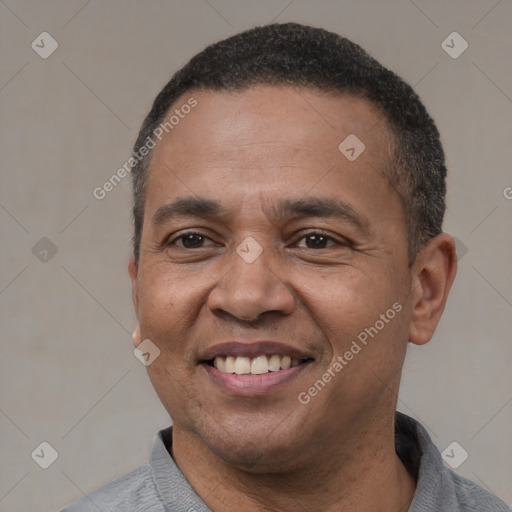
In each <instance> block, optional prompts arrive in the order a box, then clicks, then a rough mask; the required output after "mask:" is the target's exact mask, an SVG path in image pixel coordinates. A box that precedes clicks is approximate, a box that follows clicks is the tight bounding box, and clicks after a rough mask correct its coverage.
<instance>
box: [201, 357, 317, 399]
mask: <svg viewBox="0 0 512 512" xmlns="http://www.w3.org/2000/svg"><path fill="white" fill-rule="evenodd" d="M201 366H202V367H203V368H204V369H205V371H206V373H207V374H208V376H209V377H210V378H211V379H212V380H213V382H215V383H216V384H217V385H220V386H221V387H222V388H224V390H225V391H226V392H228V393H230V394H234V395H242V396H254V395H263V394H267V393H270V392H273V391H276V390H277V389H279V388H281V387H282V386H284V385H285V384H287V383H289V382H290V381H291V380H293V379H294V378H296V377H297V376H298V375H299V374H300V373H301V372H302V371H303V370H304V368H305V367H306V366H308V364H307V363H302V364H299V365H298V366H294V367H293V368H288V369H287V370H278V371H277V372H268V373H264V374H263V375H237V374H236V373H224V372H221V371H219V370H217V368H215V367H213V366H210V365H208V364H206V363H203V364H202V365H201Z"/></svg>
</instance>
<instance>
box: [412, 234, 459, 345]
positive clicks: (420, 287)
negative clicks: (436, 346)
mask: <svg viewBox="0 0 512 512" xmlns="http://www.w3.org/2000/svg"><path fill="white" fill-rule="evenodd" d="M412 272H413V279H412V290H411V294H412V314H411V326H410V330H409V341H411V342H412V343H415V344H416V345H423V344H425V343H427V342H428V341H429V340H430V339H431V338H432V336H433V334H434V331H435V330H436V327H437V324H438V323H439V320H440V319H441V315H442V314H443V311H444V307H445V305H446V301H447V299H448V293H449V292H450V288H451V286H452V283H453V280H454V279H455V274H456V272H457V251H456V249H455V242H454V240H453V238H452V237H451V236H450V235H448V234H446V233H443V234H441V235H438V236H436V237H435V238H433V239H432V240H430V241H429V242H428V244H427V245H426V246H425V247H424V248H423V249H422V250H421V251H420V252H419V254H418V256H417V257H416V261H415V262H414V265H413V269H412Z"/></svg>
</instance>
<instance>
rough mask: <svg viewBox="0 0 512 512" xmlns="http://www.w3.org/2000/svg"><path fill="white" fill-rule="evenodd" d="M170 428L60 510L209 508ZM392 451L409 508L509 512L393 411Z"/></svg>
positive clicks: (191, 511) (200, 511) (190, 511)
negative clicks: (405, 474)
mask: <svg viewBox="0 0 512 512" xmlns="http://www.w3.org/2000/svg"><path fill="white" fill-rule="evenodd" d="M171 433H172V427H169V428H167V429H165V430H161V431H160V432H158V434H156V435H155V437H154V439H153V447H152V450H151V460H150V462H149V464H145V465H144V466H140V467H139V468H137V469H135V470H134V471H132V472H131V473H128V474H127V475H125V476H122V477H121V478H118V479H117V480H114V481H113V482H111V483H109V484H107V485H105V486H104V487H102V488H101V489H98V490H97V491H95V492H93V493H91V494H89V495H87V496H84V497H83V498H82V499H80V500H79V501H77V502H76V503H74V504H73V505H70V506H69V507H67V508H65V509H64V510H63V511H62V512H98V511H100V512H211V511H210V509H209V508H208V507H207V506H206V505H205V503H204V502H203V500H202V499H201V498H200V497H199V496H198V495H197V494H196V493H195V491H194V489H193V488H192V487H191V485H190V484H189V483H188V481H187V479H186V478H185V476H184V475H183V473H182V472H181V471H180V470H179V468H178V466H176V464H175V463H174V461H173V459H172V457H171V456H170V455H169V451H168V449H167V448H166V445H167V446H168V447H169V446H170V443H171V441H172V440H171ZM395 439H396V451H397V453H398V455H399V456H400V458H401V460H402V461H403V463H404V465H405V466H406V467H407V469H408V470H409V472H410V473H411V474H412V475H414V476H416V478H417V485H416V492H415V494H414V499H413V501H412V503H411V506H410V508H409V512H510V510H512V508H511V507H509V506H507V505H506V504H505V503H504V502H503V501H501V500H500V499H498V498H497V497H496V496H494V495H492V494H490V493H489V492H487V491H486V490H484V489H483V488H481V487H479V486H478V485H476V484H475V483H473V482H471V481H470V480H467V479H465V478H463V477H461V476H459V475H457V474H456V473H454V472H453V471H451V470H450V469H448V468H447V467H445V466H444V464H443V460H442V458H441V455H440V453H439V451H438V450H437V448H436V447H435V445H434V444H433V443H432V440H431V439H430V436H429V435H428V433H427V431H426V430H425V429H424V428H423V427H422V426H421V425H420V424H419V423H418V422H417V421H415V420H413V419H412V418H409V417H408V416H406V415H404V414H401V413H397V415H396V422H395Z"/></svg>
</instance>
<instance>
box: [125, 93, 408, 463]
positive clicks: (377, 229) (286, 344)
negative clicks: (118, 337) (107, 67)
mask: <svg viewBox="0 0 512 512" xmlns="http://www.w3.org/2000/svg"><path fill="white" fill-rule="evenodd" d="M190 96H193V97H194V98H195V99H196V100H197V106H196V107H195V108H194V109H193V110H192V111H191V112H190V113H189V114H188V115H187V116H186V117H184V119H182V120H181V121H180V123H179V124H178V125H176V126H175V127H174V128H173V130H171V131H170V132H169V134H168V135H167V136H166V137H165V138H163V139H162V141H161V142H160V143H159V144H158V146H157V147H156V148H155V150H154V154H153V159H152V163H151V168H150V173H149V178H148V182H147V188H146V208H145V217H144V225H143V232H142V239H141V252H140V259H139V264H138V268H136V267H135V265H134V264H133V263H132V264H131V270H130V271H131V275H132V281H133V290H134V301H135V307H136V313H137V317H138V320H139V324H140V328H141V333H142V339H150V340H151V341H152V342H153V343H154V344H155V345H157V346H158V348H159V349H160V351H161V353H160V356H159V357H158V358H157V359H156V360H155V361H154V362H153V363H152V364H151V365H150V366H148V367H147V368H148V373H149V376H150V379H151V381H152V383H153V385H154V387H155V389H156V391H157V393H158V395H159V397H160V399H161V400H162V402H163V404H164V405H165V407H166V409H167V410H168V412H169V413H170V415H171V417H172V420H173V424H174V428H175V430H179V431H181V432H185V433H187V435H189V436H193V437H194V438H195V439H197V440H198V441H199V442H201V443H203V444H204V446H206V447H208V449H209V450H211V451H212V452H213V453H215V454H216V455H218V456H219V457H220V458H222V459H223V460H224V461H226V462H228V463H230V464H235V465H239V466H243V467H249V466H250V467H253V468H265V467H270V466H271V467H273V468H276V467H279V465H281V466H282V467H285V466H286V467H290V466H293V465H294V464H298V463H299V461H300V460H307V459H308V457H309V458H310V457H314V454H315V453H319V452H321V451H322V450H325V448H326V447H328V446H332V445H333V444H335V440H336V439H338V440H339V439H340V438H341V437H342V436H347V435H350V434H354V435H357V431H358V429H361V428H363V426H364V425H368V424H371V421H372V419H375V418H377V417H378V416H379V415H381V414H383V411H389V409H390V408H393V409H392V410H393V411H394V405H395V404H394V400H395V399H396V398H395V396H396V393H397V390H398V383H399V376H400V369H401V366H402V362H403V357H404V353H405V347H406V344H407V341H408V332H409V324H410V316H411V307H410V294H411V275H410V269H409V268H408V265H407V261H408V258H407V234H406V226H405V219H404V214H403V210H402V207H401V203H400V199H399V197H398V195H397V193H396V192H395V191H394V190H392V189H391V188H390V187H389V185H388V183H387V181H386V178H385V169H386V166H387V165H388V164H389V163H390V160H389V158H390V156H389V152H390V147H391V143H390V135H389V131H388V129H387V127H386V123H385V121H384V120H383V119H382V117H381V116H380V115H379V114H378V113H377V112H376V111H375V110H374V108H373V107H372V106H371V104H369V103H368V102H366V101H365V100H362V99H358V98H354V97H350V96H346V95H332V94H326V93H320V92H317V91H313V90H309V89H291V88H288V87H273V86H258V87H252V88H250V89H248V90H246V91H243V92H236V93H219V92H212V91H196V92H194V93H191V94H190V95H187V96H186V97H185V96H184V97H183V98H181V99H180V100H178V101H177V103H176V105H177V106H178V107H179V105H181V104H184V103H186V102H187V100H188V99H189V97H190ZM176 105H175V106H176ZM174 108H175V107H173V109H174ZM350 134H355V135H356V136H357V138H358V139H359V140H360V141H361V142H362V143H363V144H364V146H365V149H364V151H363V152H362V153H361V154H359V156H357V154H358V152H359V150H360V148H361V147H362V146H354V142H353V141H352V144H348V143H347V144H348V146H347V147H348V149H346V151H345V154H344V153H342V151H340V149H339V145H340V143H342V142H343V141H344V140H345V139H346V138H347V136H349V135H350ZM348 142H350V139H349V141H348ZM343 147H344V146H342V148H343ZM351 147H354V148H355V149H354V151H351V149H350V148H351ZM346 155H348V156H349V157H350V159H349V158H347V156H346ZM354 155H356V156H357V158H355V159H354V158H353V157H354ZM255 470H256V469H255Z"/></svg>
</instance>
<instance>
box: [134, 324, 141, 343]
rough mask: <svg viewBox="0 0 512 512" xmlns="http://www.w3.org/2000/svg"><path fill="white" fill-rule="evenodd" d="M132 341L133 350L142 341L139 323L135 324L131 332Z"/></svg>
mask: <svg viewBox="0 0 512 512" xmlns="http://www.w3.org/2000/svg"><path fill="white" fill-rule="evenodd" d="M132 339H133V346H134V347H135V348H137V347H138V346H139V345H140V343H141V341H142V336H141V334H140V325H139V322H137V325H136V326H135V330H134V331H133V334H132Z"/></svg>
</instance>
